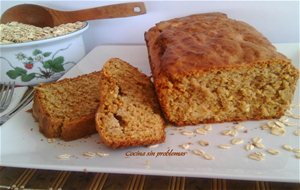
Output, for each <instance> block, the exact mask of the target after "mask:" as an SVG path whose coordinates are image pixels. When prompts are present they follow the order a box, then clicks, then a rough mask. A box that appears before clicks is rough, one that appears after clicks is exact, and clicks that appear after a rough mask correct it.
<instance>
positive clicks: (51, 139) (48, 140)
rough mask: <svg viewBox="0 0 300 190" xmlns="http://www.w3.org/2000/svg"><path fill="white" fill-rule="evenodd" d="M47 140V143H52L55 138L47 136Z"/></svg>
mask: <svg viewBox="0 0 300 190" xmlns="http://www.w3.org/2000/svg"><path fill="white" fill-rule="evenodd" d="M47 142H48V143H54V142H55V139H54V138H48V139H47Z"/></svg>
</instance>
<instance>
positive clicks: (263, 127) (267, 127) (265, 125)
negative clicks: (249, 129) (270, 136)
mask: <svg viewBox="0 0 300 190" xmlns="http://www.w3.org/2000/svg"><path fill="white" fill-rule="evenodd" d="M260 128H261V129H262V130H269V129H270V127H269V126H268V125H267V124H264V125H262V126H260Z"/></svg>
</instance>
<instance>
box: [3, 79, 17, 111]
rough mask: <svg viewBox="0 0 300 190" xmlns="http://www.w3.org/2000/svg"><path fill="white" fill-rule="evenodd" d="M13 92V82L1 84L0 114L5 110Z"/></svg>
mask: <svg viewBox="0 0 300 190" xmlns="http://www.w3.org/2000/svg"><path fill="white" fill-rule="evenodd" d="M14 90H15V82H8V83H3V84H2V88H1V91H0V113H1V112H3V111H4V110H6V109H7V108H8V106H9V104H10V102H11V99H12V96H13V94H14Z"/></svg>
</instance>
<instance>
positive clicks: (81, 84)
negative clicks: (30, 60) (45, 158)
mask: <svg viewBox="0 0 300 190" xmlns="http://www.w3.org/2000/svg"><path fill="white" fill-rule="evenodd" d="M99 76H100V74H99V72H94V73H90V74H87V75H82V76H79V77H76V78H71V79H64V80H61V81H58V82H54V83H47V84H42V85H39V86H37V87H36V89H35V96H34V102H33V109H32V110H33V116H34V118H35V119H36V120H37V121H38V122H39V129H40V131H41V132H42V133H43V134H44V135H45V136H46V137H48V138H61V139H63V140H66V141H69V140H74V139H78V138H81V137H84V136H87V135H90V134H93V133H96V128H95V114H96V111H97V108H98V105H99Z"/></svg>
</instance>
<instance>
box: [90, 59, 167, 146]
mask: <svg viewBox="0 0 300 190" xmlns="http://www.w3.org/2000/svg"><path fill="white" fill-rule="evenodd" d="M99 89H101V90H100V106H99V109H98V111H97V114H96V129H97V131H98V133H99V135H100V137H101V140H102V141H103V142H104V144H106V145H107V146H109V147H112V148H119V147H128V146H140V145H150V144H156V143H162V142H164V140H165V131H164V128H165V123H164V120H163V117H162V116H161V111H160V107H159V104H158V101H157V98H156V94H155V92H154V86H153V84H152V82H151V81H150V78H149V77H147V76H146V75H145V74H143V73H141V72H140V71H138V69H137V68H135V67H133V66H131V65H130V64H128V63H126V62H124V61H122V60H120V59H117V58H112V59H110V60H108V61H107V63H106V64H105V65H104V67H103V69H102V71H101V73H100V88H99Z"/></svg>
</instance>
